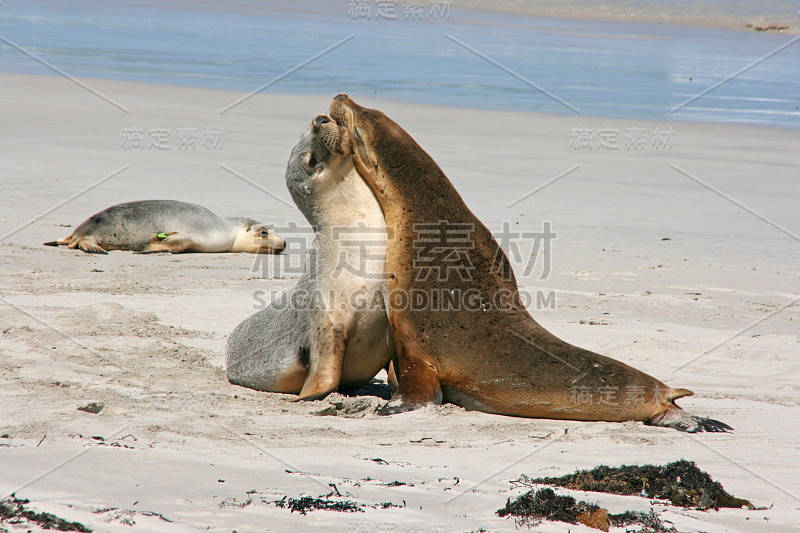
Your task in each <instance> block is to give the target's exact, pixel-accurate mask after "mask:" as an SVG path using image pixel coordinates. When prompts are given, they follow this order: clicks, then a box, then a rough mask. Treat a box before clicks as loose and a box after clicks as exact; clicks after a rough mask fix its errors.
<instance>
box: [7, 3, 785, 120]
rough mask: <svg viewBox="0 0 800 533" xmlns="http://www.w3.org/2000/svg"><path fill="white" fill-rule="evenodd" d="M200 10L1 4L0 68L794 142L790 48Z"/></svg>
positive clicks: (427, 8)
mask: <svg viewBox="0 0 800 533" xmlns="http://www.w3.org/2000/svg"><path fill="white" fill-rule="evenodd" d="M387 5H388V6H393V8H390V9H387V8H386V7H385V6H387ZM165 6H166V7H165ZM204 6H205V7H203V8H202V9H199V8H196V7H195V6H194V4H193V3H190V2H182V1H173V2H168V3H157V2H144V1H135V2H134V1H104V2H78V1H20V0H4V1H3V2H2V4H0V71H6V72H19V73H35V74H53V75H55V72H54V70H53V68H51V67H55V68H57V69H60V70H61V71H63V72H65V73H68V74H69V75H71V76H77V77H96V78H112V79H121V80H133V81H143V82H153V83H165V84H173V85H187V86H194V87H207V88H217V89H230V90H237V91H254V90H256V89H258V88H260V87H262V86H264V85H268V86H267V87H266V88H264V89H263V91H264V92H273V93H315V94H325V95H331V96H332V95H334V94H336V93H338V92H348V93H350V94H352V95H354V96H356V97H358V96H362V97H363V96H373V95H374V96H377V97H382V98H391V99H398V100H406V101H413V102H423V103H431V104H442V105H453V106H465V107H477V108H486V109H524V110H530V111H540V112H548V113H561V114H569V115H578V114H580V115H586V116H601V117H628V118H647V119H671V120H693V121H713V122H747V123H755V124H762V125H775V126H781V127H788V128H792V129H800V41H796V40H795V39H798V36H796V35H789V34H775V33H757V32H747V31H731V30H717V29H707V28H698V27H690V26H679V25H669V24H653V23H636V22H611V21H597V20H566V19H543V18H535V17H528V16H522V15H513V14H493V13H489V14H487V13H475V12H469V11H464V10H460V9H459V7H458V4H457V2H447V1H442V0H408V1H407V2H403V1H397V2H386V3H385V4H384V10H383V11H380V10H379V6H378V3H377V2H376V1H372V0H370V1H367V2H354V1H343V2H337V3H331V2H326V3H322V4H308V5H302V4H300V5H297V4H295V5H292V7H288V8H287V7H281V6H280V4H274V5H272V4H268V5H266V6H265V5H264V4H260V3H258V2H235V3H228V4H213V3H207V4H204ZM337 43H339V45H338V46H335V47H334V45H336V44H337ZM17 47H21V48H22V49H24V50H25V51H27V52H29V53H30V54H33V55H34V56H35V57H36V58H38V59H40V60H41V61H37V60H36V59H34V58H32V57H31V56H30V55H28V54H26V53H24V52H23V51H21V50H20V49H19V48H17ZM331 47H333V48H332V49H330V50H329V51H328V52H327V53H325V54H324V55H322V56H320V57H317V58H316V59H315V60H313V61H311V62H308V60H309V59H311V58H314V57H315V56H318V55H319V54H320V53H321V52H323V51H325V50H327V49H329V48H331ZM781 47H783V48H782V49H781ZM767 56H769V57H767ZM43 63H47V64H48V65H50V66H51V67H49V66H47V65H45V64H43ZM304 63H305V64H304ZM301 64H304V65H303V66H302V67H300V68H297V67H298V65H301ZM293 69H294V70H293ZM287 73H288V74H287ZM270 82H272V83H270ZM715 86H716V87H715ZM709 89H713V90H710V91H709ZM0 90H2V88H1V87H0ZM701 94H702V96H699V97H698V95H701ZM690 99H694V100H692V101H691V102H688V101H689V100H690ZM687 102H688V103H687ZM681 106H682V107H681Z"/></svg>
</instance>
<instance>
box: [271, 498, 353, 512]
mask: <svg viewBox="0 0 800 533" xmlns="http://www.w3.org/2000/svg"><path fill="white" fill-rule="evenodd" d="M272 503H274V504H275V505H277V506H278V507H281V508H285V509H290V510H291V511H292V512H295V511H297V512H298V513H300V514H306V513H307V512H309V511H318V510H323V511H339V512H341V513H363V512H364V510H363V509H362V508H361V506H360V505H359V504H357V503H355V502H351V501H347V500H339V501H335V500H323V499H322V498H312V497H311V496H303V497H301V498H289V497H287V496H284V497H283V498H281V499H280V500H276V501H274V502H272Z"/></svg>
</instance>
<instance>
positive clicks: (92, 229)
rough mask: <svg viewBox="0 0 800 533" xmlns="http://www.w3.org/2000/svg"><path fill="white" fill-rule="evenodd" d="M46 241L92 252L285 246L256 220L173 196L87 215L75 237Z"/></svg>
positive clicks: (257, 250) (263, 250) (270, 250)
mask: <svg viewBox="0 0 800 533" xmlns="http://www.w3.org/2000/svg"><path fill="white" fill-rule="evenodd" d="M44 244H45V245H46V246H67V247H69V248H80V249H81V250H83V251H84V252H86V253H90V254H107V253H108V252H107V250H133V251H136V252H139V253H145V254H147V253H155V252H172V253H173V254H179V253H183V252H210V253H218V252H249V253H254V254H274V253H280V252H281V251H282V250H283V249H284V248H285V246H286V244H285V243H284V242H283V239H281V238H280V237H278V236H277V235H275V233H274V232H273V231H272V230H271V229H270V228H268V227H267V226H265V225H264V224H261V223H259V222H256V221H255V220H253V219H250V218H241V217H232V218H229V217H220V216H218V215H216V214H214V213H212V212H211V211H209V210H208V209H206V208H205V207H201V206H199V205H195V204H188V203H186V202H177V201H175V200H142V201H138V202H128V203H124V204H118V205H114V206H111V207H109V208H108V209H105V210H103V211H100V212H99V213H97V214H95V215H92V216H91V217H89V218H88V219H87V220H85V221H84V222H83V223H82V224H81V225H80V226H78V227H77V228H75V231H73V232H72V235H70V236H68V237H64V238H63V239H59V240H57V241H52V242H46V243H44Z"/></svg>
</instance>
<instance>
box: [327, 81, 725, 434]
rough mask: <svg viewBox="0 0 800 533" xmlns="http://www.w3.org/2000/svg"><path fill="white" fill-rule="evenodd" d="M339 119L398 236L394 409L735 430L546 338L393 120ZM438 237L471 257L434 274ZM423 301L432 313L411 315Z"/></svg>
mask: <svg viewBox="0 0 800 533" xmlns="http://www.w3.org/2000/svg"><path fill="white" fill-rule="evenodd" d="M330 115H331V117H333V118H334V120H336V122H337V124H339V125H341V126H343V127H344V128H346V129H347V131H348V133H349V137H350V141H351V150H352V153H353V162H354V164H355V168H356V170H358V172H359V174H360V175H361V176H362V178H364V180H365V181H366V182H367V184H368V185H369V186H370V188H372V190H373V192H374V193H375V196H376V197H377V199H378V202H379V203H380V206H381V209H382V210H383V214H384V217H385V220H386V225H387V229H388V230H389V234H390V235H391V237H390V238H389V240H388V242H387V250H386V273H387V277H388V290H389V323H390V324H391V327H392V331H393V332H394V338H395V342H396V345H397V359H396V361H395V370H396V371H397V377H398V380H399V389H398V396H399V399H398V401H397V406H396V408H397V409H409V408H415V407H418V406H421V405H424V404H428V403H441V402H442V401H448V402H452V403H455V404H458V405H461V406H463V407H465V408H467V409H475V410H480V411H485V412H489V413H499V414H505V415H513V416H523V417H533V418H554V419H567V420H595V421H611V422H622V421H626V420H639V421H643V422H644V423H646V424H650V425H656V426H669V427H673V428H676V429H679V430H682V431H689V432H698V431H727V430H730V429H732V428H731V427H730V426H728V425H727V424H724V423H722V422H719V421H716V420H711V419H707V418H701V417H697V416H692V415H689V414H687V413H685V412H684V411H683V410H682V409H681V408H680V407H678V406H677V405H676V404H675V400H676V399H677V398H681V397H683V396H688V395H691V394H692V392H691V391H688V390H686V389H673V388H671V387H668V386H667V385H665V384H663V383H662V382H661V381H659V380H657V379H656V378H654V377H652V376H649V375H647V374H645V373H644V372H641V371H639V370H637V369H635V368H632V367H630V366H628V365H626V364H624V363H621V362H619V361H616V360H614V359H611V358H609V357H605V356H603V355H599V354H596V353H593V352H590V351H588V350H585V349H583V348H579V347H577V346H573V345H571V344H569V343H567V342H564V341H563V340H561V339H559V338H558V337H556V336H555V335H553V334H552V333H550V332H548V331H547V330H546V329H544V328H543V327H542V326H540V325H539V324H538V323H537V322H536V321H535V320H534V319H533V318H532V317H531V315H530V314H529V313H528V311H527V310H526V309H525V307H524V305H523V304H522V303H521V299H520V296H519V292H518V288H517V283H516V279H515V277H514V272H513V270H512V268H511V265H510V263H509V261H508V258H507V257H506V255H505V253H504V252H503V250H502V249H501V248H500V246H499V245H498V243H497V241H496V240H495V239H494V237H493V236H492V234H491V232H490V231H489V230H488V229H487V228H486V227H485V226H484V225H483V224H482V223H481V221H480V220H478V218H477V217H476V216H475V215H474V214H473V213H472V212H471V211H470V210H469V208H468V207H467V206H466V205H465V204H464V201H463V200H462V199H461V196H460V195H459V194H458V192H457V191H456V190H455V188H454V187H453V185H452V183H450V180H449V179H447V176H445V174H444V172H442V170H441V169H440V168H439V166H438V165H437V164H436V162H435V161H434V160H433V159H432V158H431V157H430V156H429V155H428V154H427V153H426V152H425V150H423V149H422V148H421V147H420V146H419V145H418V144H417V143H416V142H415V141H414V139H412V138H411V136H410V135H409V134H408V133H407V132H406V131H404V130H403V129H402V128H401V127H400V126H399V125H397V124H396V123H395V122H394V121H392V120H391V119H390V118H388V117H387V116H386V115H384V114H383V113H381V112H380V111H377V110H374V109H367V108H364V107H361V106H359V105H358V104H356V103H355V102H353V100H352V99H350V97H348V96H347V95H344V94H340V95H338V96H336V97H335V98H334V99H333V102H332V103H331V105H330ZM436 228H439V230H440V231H439V237H440V238H439V239H438V240H439V241H442V239H441V235H442V234H444V233H446V232H447V231H448V230H450V229H452V228H458V229H459V231H461V232H462V235H461V236H460V237H461V238H462V239H463V238H464V234H463V232H467V233H468V235H467V241H468V246H466V250H464V249H462V252H461V253H460V254H456V255H455V256H452V254H451V255H450V256H445V257H442V256H439V258H438V259H436V256H434V259H433V262H431V257H429V256H426V255H425V254H426V253H427V252H424V250H425V247H426V246H425V244H426V240H427V241H430V240H431V237H432V236H433V240H434V241H437V239H436V235H435V233H436V231H435V230H436ZM462 248H463V247H462ZM421 249H422V250H423V252H422V253H421V252H420V250H421ZM428 252H430V250H428ZM428 255H430V254H428ZM431 267H436V268H435V271H434V272H431V271H430V270H429V269H430V268H431ZM431 274H433V275H431ZM443 274H444V275H443ZM419 297H422V298H427V299H428V305H426V306H414V305H409V302H413V301H415V299H419ZM434 303H435V305H434ZM445 304H446V305H445ZM393 403H394V400H393Z"/></svg>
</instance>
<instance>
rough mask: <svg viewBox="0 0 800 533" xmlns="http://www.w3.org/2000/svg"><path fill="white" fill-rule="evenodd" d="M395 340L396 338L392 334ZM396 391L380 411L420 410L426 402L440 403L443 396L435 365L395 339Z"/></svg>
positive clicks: (390, 412) (387, 412) (382, 412)
mask: <svg viewBox="0 0 800 533" xmlns="http://www.w3.org/2000/svg"><path fill="white" fill-rule="evenodd" d="M395 339H397V337H395ZM393 366H394V370H395V372H396V378H397V393H396V394H395V395H393V397H392V401H390V402H389V403H388V404H387V405H386V406H385V407H384V408H383V409H382V410H381V411H380V414H387V415H388V414H394V413H402V412H405V411H412V410H414V409H419V408H420V407H423V406H425V405H428V404H436V405H441V403H442V399H443V395H442V386H441V383H440V382H439V372H438V371H437V370H436V367H435V366H434V365H433V364H431V363H430V362H428V361H427V360H426V359H425V358H424V357H421V356H420V355H419V354H417V355H410V354H409V352H408V349H407V348H406V347H405V346H404V345H403V343H401V342H397V358H396V359H395V360H393Z"/></svg>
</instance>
